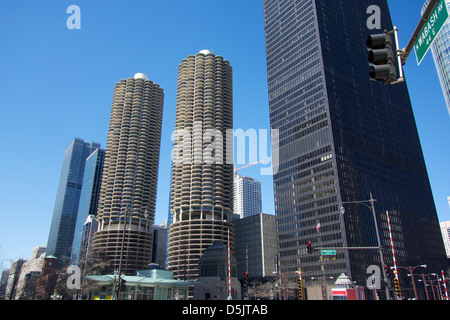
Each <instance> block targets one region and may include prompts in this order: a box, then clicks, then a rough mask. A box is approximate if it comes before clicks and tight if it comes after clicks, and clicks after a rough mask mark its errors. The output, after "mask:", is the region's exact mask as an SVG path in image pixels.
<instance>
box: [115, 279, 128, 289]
mask: <svg viewBox="0 0 450 320" xmlns="http://www.w3.org/2000/svg"><path fill="white" fill-rule="evenodd" d="M126 282H127V281H126V280H125V279H122V278H120V279H119V283H117V284H116V291H117V292H119V291H123V290H124V289H125V283H126Z"/></svg>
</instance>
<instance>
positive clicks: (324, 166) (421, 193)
mask: <svg viewBox="0 0 450 320" xmlns="http://www.w3.org/2000/svg"><path fill="white" fill-rule="evenodd" d="M371 5H377V6H378V7H379V8H380V9H381V29H379V30H369V29H368V26H367V20H368V18H369V17H370V15H369V14H367V13H366V12H367V9H368V7H369V6H371ZM264 16H265V33H266V54H267V72H268V86H269V106H270V122H271V127H272V129H279V136H280V139H279V149H278V150H272V152H277V151H278V152H279V159H280V161H279V162H280V163H279V170H278V172H277V173H276V174H275V175H274V192H275V211H276V216H277V232H278V254H279V262H280V268H281V271H283V272H287V273H286V275H290V276H295V273H294V271H296V270H298V269H299V268H301V270H302V272H303V275H305V276H314V275H315V276H318V275H320V276H322V275H326V276H334V277H335V279H336V276H338V275H339V274H341V273H343V272H345V273H346V274H347V275H348V276H350V277H351V279H352V280H353V281H357V282H358V283H359V284H364V285H365V283H366V282H365V281H366V279H367V277H368V276H369V275H368V274H367V273H366V271H367V267H369V266H370V265H372V264H373V265H378V266H380V257H379V252H378V250H337V252H336V256H332V257H327V256H321V253H320V250H314V251H313V253H312V254H307V252H306V243H307V242H308V241H311V242H312V244H313V247H314V246H315V247H319V246H324V247H325V246H328V247H340V246H342V247H347V246H348V247H356V246H377V237H376V233H375V224H374V219H373V216H372V211H371V208H370V203H363V204H361V203H360V204H355V203H352V204H343V206H344V207H345V214H341V213H339V211H340V210H339V208H340V207H341V205H342V203H345V202H349V201H357V200H368V199H369V198H370V193H372V194H373V197H374V198H375V199H376V200H377V201H376V202H375V211H376V214H377V221H378V228H379V230H380V236H381V245H382V246H383V248H384V249H383V254H384V260H385V262H386V263H387V264H389V265H392V261H393V259H392V252H391V247H390V241H389V231H388V224H387V219H386V211H389V215H390V220H391V225H392V228H393V232H394V235H393V238H394V245H395V249H396V252H395V254H396V260H397V263H398V264H399V265H406V266H410V265H412V266H415V265H418V264H427V265H428V269H427V272H428V271H430V270H433V271H438V270H441V268H446V261H445V251H444V247H443V244H442V237H441V235H440V233H439V224H438V219H437V213H436V209H435V205H434V200H433V197H432V193H431V187H430V183H429V180H428V175H427V171H426V167H425V163H424V159H423V155H422V149H421V145H420V141H419V137H418V133H417V128H416V124H415V120H414V115H413V112H412V107H411V102H410V98H409V94H408V90H407V87H406V84H405V83H401V84H396V85H388V86H384V85H383V84H382V83H379V82H376V81H371V80H370V78H369V66H368V63H367V48H366V39H367V37H368V35H369V34H371V33H381V32H383V31H384V30H385V29H386V30H392V29H393V27H392V22H391V18H390V13H389V8H388V5H387V2H386V0H333V1H329V0H264ZM318 226H320V228H317V227H318ZM404 276H405V277H406V274H405V275H404ZM406 278H407V277H406Z"/></svg>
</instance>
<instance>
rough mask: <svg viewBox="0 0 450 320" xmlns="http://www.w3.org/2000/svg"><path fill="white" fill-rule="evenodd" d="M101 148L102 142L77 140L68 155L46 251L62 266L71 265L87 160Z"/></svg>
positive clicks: (62, 170) (61, 176)
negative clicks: (70, 260)
mask: <svg viewBox="0 0 450 320" xmlns="http://www.w3.org/2000/svg"><path fill="white" fill-rule="evenodd" d="M98 148H100V144H98V143H95V142H92V143H88V142H85V141H84V140H82V139H79V138H75V139H73V140H72V142H71V143H70V144H69V146H68V147H67V148H66V151H65V153H64V160H63V164H62V169H61V175H60V180H59V186H58V191H57V194H56V201H55V208H54V210H53V218H52V223H51V226H50V232H49V236H48V242H47V251H46V256H55V257H57V258H58V261H59V263H60V264H64V263H69V259H70V256H71V250H72V242H73V237H74V231H75V225H76V222H77V214H78V206H79V203H80V195H81V189H82V187H83V176H84V169H85V164H86V159H87V158H88V157H89V155H90V154H92V152H94V151H95V150H97V149H98Z"/></svg>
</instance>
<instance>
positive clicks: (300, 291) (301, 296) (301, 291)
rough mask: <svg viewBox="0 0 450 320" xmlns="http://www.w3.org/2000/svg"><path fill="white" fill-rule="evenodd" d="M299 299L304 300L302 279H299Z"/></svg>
mask: <svg viewBox="0 0 450 320" xmlns="http://www.w3.org/2000/svg"><path fill="white" fill-rule="evenodd" d="M297 281H298V299H299V300H303V281H302V277H301V276H300V277H298V280H297Z"/></svg>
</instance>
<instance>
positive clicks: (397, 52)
mask: <svg viewBox="0 0 450 320" xmlns="http://www.w3.org/2000/svg"><path fill="white" fill-rule="evenodd" d="M394 38H395V47H396V48H397V51H396V56H397V62H398V71H399V74H400V78H399V79H397V81H396V82H403V81H405V77H404V76H403V62H402V55H401V50H400V44H399V41H398V29H397V26H394Z"/></svg>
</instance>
